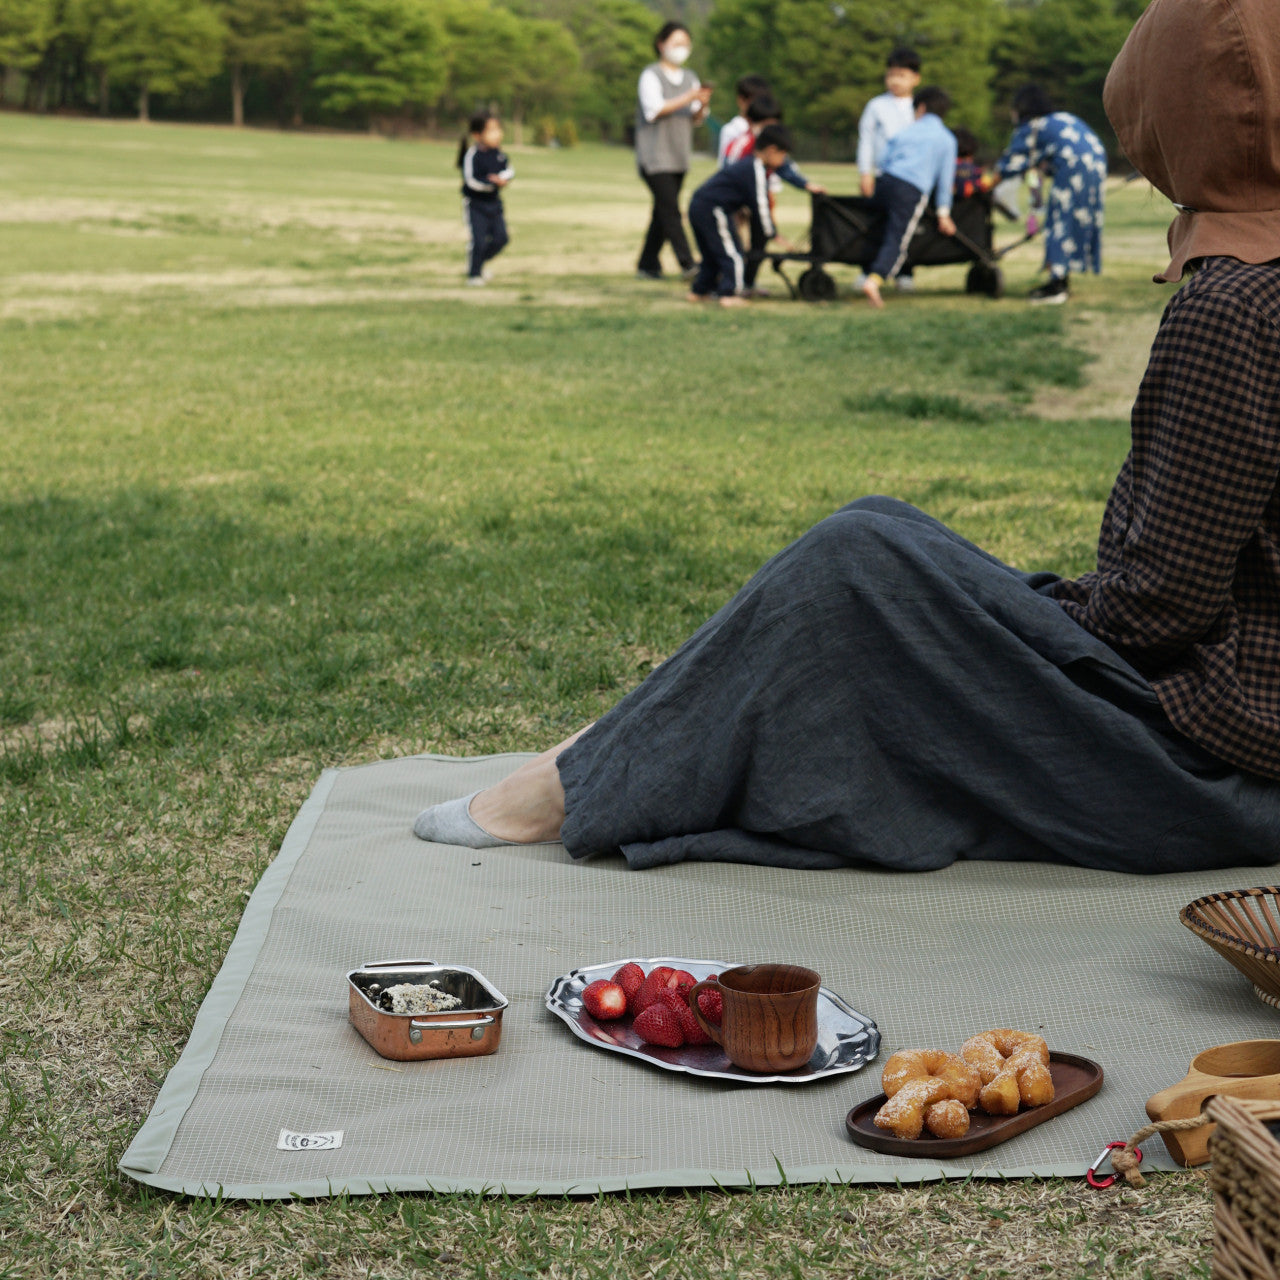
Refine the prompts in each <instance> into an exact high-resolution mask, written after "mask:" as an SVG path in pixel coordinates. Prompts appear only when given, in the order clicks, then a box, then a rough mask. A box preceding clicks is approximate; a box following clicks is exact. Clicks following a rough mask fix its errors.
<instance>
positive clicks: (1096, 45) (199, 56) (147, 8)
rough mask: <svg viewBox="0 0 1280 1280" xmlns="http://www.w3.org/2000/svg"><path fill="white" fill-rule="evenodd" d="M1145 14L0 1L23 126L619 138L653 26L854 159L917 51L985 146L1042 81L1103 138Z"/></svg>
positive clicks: (833, 5) (934, 6)
mask: <svg viewBox="0 0 1280 1280" xmlns="http://www.w3.org/2000/svg"><path fill="white" fill-rule="evenodd" d="M1145 3H1146V0H714V3H712V4H710V5H709V6H708V5H705V4H689V3H687V2H686V3H683V4H682V3H670V2H668V3H665V4H664V3H660V2H657V0H655V3H653V4H646V3H644V2H643V0H0V67H3V68H4V69H5V75H4V80H3V82H0V83H2V84H3V88H4V97H5V99H7V100H8V101H10V102H11V103H16V104H17V105H21V106H23V107H25V108H27V109H29V110H36V111H40V110H68V109H69V110H79V111H98V112H101V113H103V114H118V113H123V112H130V111H133V112H136V113H137V114H138V115H139V116H140V117H141V118H142V119H144V120H145V119H147V118H149V117H150V115H151V114H152V112H153V110H155V109H157V107H158V108H159V110H160V111H161V113H162V114H164V115H166V116H169V117H177V118H189V119H218V118H222V119H230V120H231V121H232V122H233V123H235V124H243V123H244V121H245V119H246V116H248V117H249V118H253V119H257V120H261V121H271V120H274V121H276V122H277V123H279V124H281V125H287V124H294V125H298V124H303V123H320V124H333V125H340V126H362V127H378V128H391V129H395V128H397V127H400V126H414V125H416V126H420V127H423V128H426V129H431V130H434V129H437V128H440V127H442V126H443V127H447V128H448V129H453V128H454V127H455V126H456V124H457V122H458V120H460V119H462V118H465V117H466V116H467V115H469V114H470V113H471V112H472V111H474V110H476V109H478V108H479V109H491V110H497V111H500V112H501V113H503V114H504V115H505V116H506V117H507V118H509V119H510V120H511V121H512V123H513V126H514V132H515V133H516V135H517V139H518V138H519V135H520V132H521V128H522V125H523V123H524V122H525V121H526V120H528V119H533V118H539V119H543V120H545V119H546V118H556V119H559V120H561V121H562V122H564V123H565V124H566V125H567V126H569V127H568V130H567V133H565V132H563V131H562V135H561V137H562V140H572V138H573V137H574V136H576V134H577V133H578V132H579V131H581V132H583V133H585V134H587V135H588V136H591V137H598V138H603V139H605V140H620V139H622V138H624V137H625V136H626V134H627V131H628V129H629V127H630V124H631V121H632V117H633V114H634V110H635V81H636V76H637V74H638V72H639V70H640V69H641V68H642V67H643V66H644V65H646V64H647V63H648V62H649V61H651V60H652V57H653V50H652V44H651V41H652V38H653V34H654V30H655V28H656V27H657V25H658V24H659V23H660V22H661V20H662V19H663V17H666V16H672V15H674V16H677V17H679V18H681V19H683V20H685V21H687V22H689V25H690V26H691V27H693V35H694V40H695V52H694V59H693V63H692V65H694V66H695V67H697V68H698V70H699V72H700V73H701V74H702V76H703V78H704V79H711V80H714V81H716V82H717V83H718V84H719V85H720V92H719V93H718V94H717V97H716V99H715V101H714V103H713V116H714V117H718V118H721V119H723V118H725V117H727V116H728V115H729V114H732V83H733V81H734V80H735V79H736V78H737V77H738V76H739V75H741V74H743V73H744V72H747V71H753V72H756V73H758V74H761V75H764V76H766V77H767V78H768V79H769V80H770V81H771V82H772V83H773V84H774V86H775V88H776V90H777V93H778V96H779V97H780V99H781V100H782V102H783V104H784V106H785V108H786V112H787V119H788V122H789V123H791V124H793V125H794V126H796V127H798V128H799V129H800V130H801V131H802V133H804V134H806V135H809V136H811V137H812V138H813V139H814V140H815V141H816V143H817V144H818V145H819V146H820V148H821V149H822V150H823V152H824V153H828V154H836V155H843V154H847V152H848V149H849V146H850V139H851V137H852V135H853V134H854V133H855V132H856V129H857V120H858V116H859V113H860V112H861V110H862V107H863V105H864V104H865V102H866V100H867V99H868V98H869V97H870V96H871V95H873V94H874V93H876V92H879V91H880V88H881V84H880V81H881V75H882V71H883V64H884V58H885V55H886V53H887V52H888V51H889V49H890V48H891V47H892V46H894V45H896V44H910V45H913V46H914V47H915V48H917V49H918V50H919V52H920V53H921V55H922V56H923V58H924V63H925V79H926V80H927V81H930V82H933V83H938V84H941V85H943V86H944V87H945V88H946V89H947V90H948V92H949V93H950V94H951V96H952V97H953V99H954V100H955V101H956V103H957V111H956V116H955V119H954V120H953V123H963V124H966V125H968V126H969V127H970V128H972V129H973V130H974V131H975V132H976V133H978V135H979V136H980V137H983V138H984V139H987V140H988V141H990V142H992V143H995V142H996V141H997V140H998V139H999V137H1001V136H1002V135H1003V133H1004V132H1005V130H1006V123H1007V120H1006V118H1005V117H1004V116H1002V114H1001V112H1002V108H1003V104H1006V103H1007V101H1008V98H1009V97H1010V96H1011V94H1012V90H1013V89H1014V88H1016V87H1017V86H1018V85H1019V84H1023V83H1026V82H1028V81H1036V82H1038V83H1040V84H1042V85H1044V87H1045V88H1046V89H1048V90H1049V92H1050V93H1051V94H1052V95H1053V96H1055V97H1056V99H1057V101H1058V102H1059V103H1060V105H1062V106H1063V107H1064V108H1065V109H1067V110H1071V111H1074V112H1075V113H1076V114H1078V115H1081V116H1083V117H1084V118H1085V119H1086V120H1088V121H1089V123H1090V124H1092V125H1094V126H1095V127H1097V128H1099V129H1101V130H1102V131H1103V132H1104V134H1105V132H1106V122H1105V118H1104V117H1103V115H1102V110H1101V86H1102V81H1103V79H1104V78H1105V76H1106V70H1107V67H1108V66H1109V65H1110V62H1111V59H1112V58H1113V57H1114V56H1115V53H1116V51H1117V50H1118V49H1119V47H1120V45H1121V43H1123V40H1124V37H1125V35H1126V34H1127V32H1128V30H1129V28H1130V26H1131V25H1132V24H1133V21H1134V20H1135V19H1136V18H1137V16H1138V14H1139V13H1140V12H1141V11H1142V9H1143V7H1144V6H1145Z"/></svg>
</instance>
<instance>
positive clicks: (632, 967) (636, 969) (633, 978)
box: [611, 960, 644, 1004]
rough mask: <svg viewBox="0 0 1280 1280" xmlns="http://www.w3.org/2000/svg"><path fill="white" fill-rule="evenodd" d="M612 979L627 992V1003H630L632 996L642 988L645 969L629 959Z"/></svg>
mask: <svg viewBox="0 0 1280 1280" xmlns="http://www.w3.org/2000/svg"><path fill="white" fill-rule="evenodd" d="M611 981H613V982H616V983H617V984H618V986H620V987H621V988H622V989H623V991H625V992H626V993H627V1004H630V1003H631V997H632V996H634V995H635V993H636V992H637V991H639V990H640V984H641V983H642V982H643V981H644V970H643V969H642V968H641V967H640V966H639V965H638V964H636V962H635V961H634V960H628V961H627V963H626V964H624V965H623V966H622V968H621V969H619V970H618V972H617V973H615V974H614V975H613V978H612V979H611Z"/></svg>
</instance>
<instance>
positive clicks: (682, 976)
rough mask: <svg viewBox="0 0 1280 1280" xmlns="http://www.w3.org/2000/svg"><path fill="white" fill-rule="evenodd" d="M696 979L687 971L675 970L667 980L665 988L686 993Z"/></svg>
mask: <svg viewBox="0 0 1280 1280" xmlns="http://www.w3.org/2000/svg"><path fill="white" fill-rule="evenodd" d="M697 981H698V980H697V978H695V977H694V976H693V974H691V973H690V972H689V971H688V970H687V969H677V970H676V971H675V972H674V973H673V974H672V975H671V977H669V978H668V979H667V986H669V987H674V988H676V990H679V991H688V990H689V988H690V987H691V986H693V984H694V983H695V982H697Z"/></svg>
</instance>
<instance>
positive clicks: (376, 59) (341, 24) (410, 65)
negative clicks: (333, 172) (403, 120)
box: [307, 0, 445, 122]
mask: <svg viewBox="0 0 1280 1280" xmlns="http://www.w3.org/2000/svg"><path fill="white" fill-rule="evenodd" d="M432 8H433V6H428V5H426V4H424V3H423V2H422V0H311V4H310V7H309V13H308V17H307V31H308V34H309V36H310V40H311V68H312V72H313V77H312V84H313V85H314V87H315V89H316V91H317V92H318V94H319V96H320V101H321V103H322V104H323V106H324V107H325V108H327V109H328V110H329V111H333V112H336V113H337V114H339V115H343V114H347V113H355V114H358V115H364V116H366V117H367V118H368V119H369V120H370V121H371V122H372V121H373V120H374V119H376V117H377V116H378V115H380V114H385V115H394V114H397V113H403V112H407V111H411V110H413V109H414V108H419V107H426V106H427V104H428V103H431V102H434V101H435V100H436V98H437V97H438V96H439V94H440V91H441V89H443V87H444V81H445V54H444V33H443V31H442V29H441V26H440V23H439V22H438V21H437V19H436V17H435V14H434V13H433V12H432Z"/></svg>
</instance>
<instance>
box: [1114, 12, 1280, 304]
mask: <svg viewBox="0 0 1280 1280" xmlns="http://www.w3.org/2000/svg"><path fill="white" fill-rule="evenodd" d="M1278 9H1280V6H1277V5H1276V4H1275V0H1151V4H1150V5H1149V6H1148V7H1147V9H1146V11H1145V12H1144V13H1143V15H1142V17H1140V18H1139V19H1138V21H1137V23H1136V24H1135V26H1134V28H1133V30H1132V31H1131V32H1130V33H1129V38H1128V39H1127V40H1126V41H1125V43H1124V48H1123V49H1121V50H1120V53H1119V55H1118V56H1117V58H1116V60H1115V62H1113V63H1112V64H1111V72H1110V74H1109V75H1108V76H1107V83H1106V87H1105V88H1104V89H1103V93H1102V100H1103V105H1104V106H1105V107H1106V111H1107V115H1108V117H1109V118H1110V120H1111V123H1112V125H1113V126H1114V127H1115V131H1116V135H1117V137H1118V138H1119V139H1120V145H1121V147H1123V148H1124V153H1125V155H1127V156H1128V157H1129V159H1130V160H1131V161H1132V162H1133V165H1134V167H1135V168H1136V169H1137V170H1138V171H1139V172H1140V173H1141V174H1142V175H1143V176H1144V177H1146V178H1148V179H1150V181H1151V183H1152V184H1153V185H1154V186H1155V187H1157V188H1158V189H1159V190H1160V191H1162V192H1164V194H1165V195H1166V196H1168V197H1169V199H1170V200H1172V201H1173V202H1174V204H1176V205H1177V206H1179V210H1180V212H1179V213H1178V216H1177V217H1176V218H1175V219H1174V221H1173V224H1172V225H1171V226H1170V228H1169V252H1170V254H1171V255H1172V261H1171V262H1170V263H1169V265H1168V266H1167V267H1166V268H1165V269H1164V271H1163V272H1161V274H1160V275H1158V276H1156V277H1155V278H1156V280H1158V281H1160V280H1167V281H1177V280H1180V279H1181V278H1182V272H1183V269H1184V267H1185V266H1186V264H1187V262H1188V260H1189V259H1192V258H1200V257H1206V256H1208V255H1211V254H1220V255H1222V256H1224V257H1229V258H1238V259H1239V260H1240V261H1241V262H1269V261H1270V260H1271V259H1273V258H1280V11H1278Z"/></svg>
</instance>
